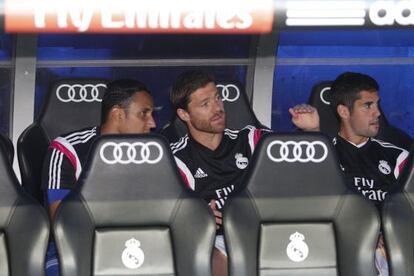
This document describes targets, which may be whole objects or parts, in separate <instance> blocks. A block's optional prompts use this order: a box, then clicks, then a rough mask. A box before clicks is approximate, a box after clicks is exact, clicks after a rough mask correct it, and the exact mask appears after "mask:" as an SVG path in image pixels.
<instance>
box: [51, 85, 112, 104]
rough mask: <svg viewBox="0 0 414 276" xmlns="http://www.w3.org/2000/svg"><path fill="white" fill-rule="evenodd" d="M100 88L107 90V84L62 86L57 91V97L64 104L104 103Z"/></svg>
mask: <svg viewBox="0 0 414 276" xmlns="http://www.w3.org/2000/svg"><path fill="white" fill-rule="evenodd" d="M99 88H106V84H104V83H97V84H61V85H59V86H58V88H57V89H56V97H57V98H58V99H59V100H60V101H61V102H64V103H67V102H75V103H79V102H87V103H90V102H102V99H101V98H100V97H99Z"/></svg>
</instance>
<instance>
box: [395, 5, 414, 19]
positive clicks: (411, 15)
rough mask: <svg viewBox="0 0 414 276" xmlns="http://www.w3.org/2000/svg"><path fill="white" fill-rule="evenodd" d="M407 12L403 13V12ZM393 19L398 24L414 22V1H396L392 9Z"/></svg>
mask: <svg viewBox="0 0 414 276" xmlns="http://www.w3.org/2000/svg"><path fill="white" fill-rule="evenodd" d="M405 12H406V13H407V15H405V14H404V13H405ZM394 17H395V21H396V22H397V23H398V24H400V25H410V24H414V3H413V1H401V2H398V3H397V4H396V6H395V9H394Z"/></svg>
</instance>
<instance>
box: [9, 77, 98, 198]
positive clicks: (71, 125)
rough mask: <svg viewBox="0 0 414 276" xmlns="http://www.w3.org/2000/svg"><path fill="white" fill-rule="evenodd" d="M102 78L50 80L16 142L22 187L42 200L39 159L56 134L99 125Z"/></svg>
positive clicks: (41, 164) (40, 164) (42, 158)
mask: <svg viewBox="0 0 414 276" xmlns="http://www.w3.org/2000/svg"><path fill="white" fill-rule="evenodd" d="M105 83H106V81H105V80H100V79H67V80H60V81H58V82H56V83H53V84H52V85H51V87H50V89H49V91H48V94H47V95H46V98H45V100H44V104H43V106H42V110H41V112H40V115H39V117H38V118H36V119H35V121H34V122H33V124H31V125H30V126H28V127H27V128H26V129H25V130H24V132H23V133H22V134H21V135H20V137H19V139H18V141H17V157H18V161H19V166H20V172H21V180H22V185H23V187H24V188H25V189H26V190H27V191H28V192H29V193H30V194H32V195H33V196H34V197H35V198H37V199H38V200H39V201H40V202H43V194H42V192H41V189H40V185H41V174H42V166H43V160H44V157H45V155H46V151H47V147H48V146H49V143H50V142H51V141H52V140H53V139H54V138H56V137H57V136H59V135H61V134H64V133H67V132H70V131H73V130H76V129H81V128H85V127H88V126H94V125H98V124H100V117H101V113H100V112H101V99H102V96H103V93H104V91H105V88H106V84H105Z"/></svg>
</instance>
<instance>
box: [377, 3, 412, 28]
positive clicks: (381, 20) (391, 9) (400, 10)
mask: <svg viewBox="0 0 414 276" xmlns="http://www.w3.org/2000/svg"><path fill="white" fill-rule="evenodd" d="M369 19H370V20H371V22H372V23H374V24H375V25H378V26H386V25H393V24H394V22H396V23H398V24H399V25H403V26H406V25H412V24H414V2H413V1H399V2H397V3H395V2H394V1H376V2H374V3H373V4H372V5H371V6H370V9H369Z"/></svg>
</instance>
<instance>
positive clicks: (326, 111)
mask: <svg viewBox="0 0 414 276" xmlns="http://www.w3.org/2000/svg"><path fill="white" fill-rule="evenodd" d="M331 85H332V81H323V82H320V83H318V84H316V85H315V86H314V87H313V88H312V92H311V95H310V97H309V101H308V102H309V104H310V105H312V106H314V107H316V109H318V112H319V118H320V129H321V131H322V132H323V133H325V134H327V135H329V136H332V137H333V136H335V135H336V134H337V133H338V131H339V122H338V119H337V118H336V115H335V112H334V111H333V110H332V108H331V95H330V93H329V92H330V90H331Z"/></svg>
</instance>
